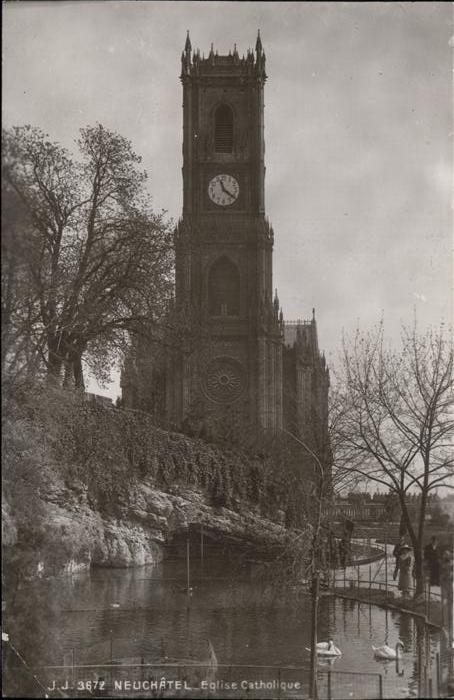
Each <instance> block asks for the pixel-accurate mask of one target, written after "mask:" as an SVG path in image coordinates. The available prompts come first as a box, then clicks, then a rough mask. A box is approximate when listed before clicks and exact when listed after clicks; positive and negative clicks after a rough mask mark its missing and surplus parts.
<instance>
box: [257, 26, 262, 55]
mask: <svg viewBox="0 0 454 700" xmlns="http://www.w3.org/2000/svg"><path fill="white" fill-rule="evenodd" d="M255 50H256V51H257V56H260V54H261V53H262V40H261V38H260V29H259V30H258V31H257V41H256V42H255Z"/></svg>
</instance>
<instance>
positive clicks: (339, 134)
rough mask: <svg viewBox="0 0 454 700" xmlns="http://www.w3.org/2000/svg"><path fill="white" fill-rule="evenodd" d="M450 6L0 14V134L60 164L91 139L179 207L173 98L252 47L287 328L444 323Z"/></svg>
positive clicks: (326, 338)
mask: <svg viewBox="0 0 454 700" xmlns="http://www.w3.org/2000/svg"><path fill="white" fill-rule="evenodd" d="M451 13H452V8H451V4H450V3H445V2H440V3H438V2H430V3H397V2H392V3H368V2H361V3H329V2H327V3H316V2H307V3H306V2H301V3H299V2H288V3H287V2H281V3H278V2H276V3H275V2H266V3H265V2H263V3H262V2H251V3H248V2H153V1H150V2H109V1H106V2H89V3H84V2H52V3H42V2H7V3H6V4H3V15H4V24H3V59H4V60H3V120H4V125H6V126H8V125H13V124H26V123H27V124H33V125H36V126H39V127H41V128H42V129H44V130H45V131H47V132H48V133H49V134H50V136H51V137H52V138H54V139H55V140H57V141H60V142H61V143H63V144H64V145H66V146H68V147H70V148H72V147H73V140H74V139H75V138H76V137H77V132H78V129H79V128H80V127H82V126H86V125H88V124H95V123H96V122H101V123H102V124H104V125H105V126H106V127H109V128H111V129H115V130H117V131H118V132H120V133H121V134H122V135H124V136H126V137H128V138H129V139H130V140H131V141H132V142H133V145H134V148H135V150H136V152H138V153H139V154H141V155H142V156H143V163H144V167H145V168H146V169H147V170H148V172H149V174H150V182H149V186H150V191H151V193H152V195H153V201H154V205H155V208H156V209H161V208H163V209H167V210H168V212H169V215H171V216H172V217H173V218H175V219H176V218H178V217H179V215H180V213H181V207H182V182H181V165H182V155H181V141H182V109H181V103H182V87H181V83H180V81H179V74H180V56H181V51H182V48H183V45H184V41H185V36H186V30H187V29H189V30H190V34H191V40H192V44H193V48H196V47H199V48H200V50H201V52H205V54H207V53H208V51H209V49H210V44H211V42H213V43H214V46H215V49H218V51H219V53H228V51H229V49H233V45H234V43H236V44H237V47H238V51H239V53H240V55H241V54H242V53H243V52H244V53H245V52H246V51H247V49H248V48H249V47H254V45H255V39H256V35H257V29H258V28H260V30H261V35H262V41H263V46H264V50H265V52H266V57H267V73H268V76H269V77H268V81H267V83H266V86H265V139H266V154H265V157H266V167H267V172H266V198H265V202H266V210H267V214H268V216H269V218H270V220H271V222H272V224H273V227H274V230H275V249H274V283H275V286H277V287H278V291H279V297H280V300H281V303H282V306H283V308H284V314H285V317H286V318H287V319H296V318H306V317H310V315H311V309H312V307H313V306H314V307H315V308H316V314H317V320H318V328H319V339H320V344H321V347H322V348H324V349H325V350H326V353H327V355H328V359H329V361H330V362H333V361H334V355H335V354H336V352H337V348H338V347H339V343H340V338H341V333H342V329H343V328H344V329H346V330H347V331H351V330H352V329H354V328H355V327H356V325H357V324H358V323H359V324H361V325H362V326H369V325H372V324H374V323H376V322H377V321H378V320H379V318H380V316H381V314H382V313H384V318H385V324H386V326H387V328H388V330H389V333H390V334H392V335H394V336H397V335H398V328H399V324H400V322H401V321H409V322H411V320H412V318H413V314H414V310H415V309H416V314H417V317H418V319H419V321H420V323H421V325H427V324H429V323H435V324H439V323H440V321H441V320H444V321H445V322H448V323H450V322H451V321H452V208H451V192H452V130H453V123H452V51H453V48H452V47H453V46H454V41H453V40H452V39H451V35H452V31H453V30H452V14H451Z"/></svg>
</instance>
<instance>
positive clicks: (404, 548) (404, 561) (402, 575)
mask: <svg viewBox="0 0 454 700" xmlns="http://www.w3.org/2000/svg"><path fill="white" fill-rule="evenodd" d="M411 565H412V557H411V547H410V546H409V545H408V544H403V545H401V547H400V553H399V565H398V570H399V582H398V584H397V587H398V589H399V591H402V595H403V596H404V597H406V596H408V595H409V593H410V587H411Z"/></svg>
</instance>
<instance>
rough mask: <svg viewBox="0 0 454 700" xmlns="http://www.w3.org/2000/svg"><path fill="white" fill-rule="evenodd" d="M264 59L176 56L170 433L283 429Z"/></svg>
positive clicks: (259, 53) (258, 52) (258, 49)
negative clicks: (190, 426) (179, 154)
mask: <svg viewBox="0 0 454 700" xmlns="http://www.w3.org/2000/svg"><path fill="white" fill-rule="evenodd" d="M266 77H267V76H266V73H265V53H264V51H263V47H262V42H261V38H260V33H259V34H258V37H257V42H256V46H255V52H252V51H250V50H249V51H248V52H247V54H246V56H242V57H240V56H239V54H238V51H237V48H236V45H235V47H234V49H233V51H230V52H229V54H228V55H220V54H218V52H217V51H215V50H214V49H213V46H211V50H210V52H209V55H208V57H206V58H205V57H204V56H202V57H201V56H200V52H199V51H195V52H193V51H192V47H191V42H190V39H189V33H188V36H187V39H186V45H185V48H184V51H183V54H182V57H181V81H182V84H183V171H182V172H183V214H182V218H181V219H180V221H179V222H178V225H177V228H176V232H175V254H176V287H175V314H176V318H179V319H181V320H182V321H181V322H182V323H183V324H186V326H187V328H186V331H187V332H186V333H185V334H184V339H183V340H182V342H181V344H180V347H179V348H178V350H177V351H175V352H173V353H172V354H170V355H169V357H168V359H167V372H166V374H167V382H166V412H167V416H168V419H169V421H170V422H171V423H173V424H174V425H176V426H184V425H185V422H187V421H188V420H191V417H192V418H194V417H197V415H203V416H204V417H207V419H208V422H209V423H211V425H213V426H214V429H215V426H216V425H218V426H219V425H224V426H225V425H226V423H231V424H232V425H233V424H235V425H237V426H241V428H242V429H243V430H244V431H246V432H249V433H251V432H260V431H267V432H272V433H276V432H278V431H279V430H281V428H282V420H283V397H282V387H283V376H282V371H283V367H282V352H283V318H282V312H281V310H280V308H279V301H278V299H277V295H275V297H274V299H273V281H272V254H273V229H272V227H271V226H270V224H269V222H268V220H267V218H266V215H265V163H264V154H265V142H264V100H263V93H264V86H265V81H266Z"/></svg>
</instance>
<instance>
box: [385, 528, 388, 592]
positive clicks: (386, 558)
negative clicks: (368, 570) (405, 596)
mask: <svg viewBox="0 0 454 700" xmlns="http://www.w3.org/2000/svg"><path fill="white" fill-rule="evenodd" d="M387 533H388V530H386V531H385V594H386V597H388V534H387Z"/></svg>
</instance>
